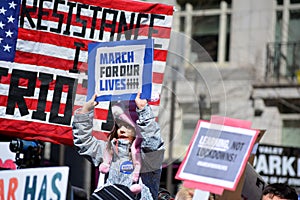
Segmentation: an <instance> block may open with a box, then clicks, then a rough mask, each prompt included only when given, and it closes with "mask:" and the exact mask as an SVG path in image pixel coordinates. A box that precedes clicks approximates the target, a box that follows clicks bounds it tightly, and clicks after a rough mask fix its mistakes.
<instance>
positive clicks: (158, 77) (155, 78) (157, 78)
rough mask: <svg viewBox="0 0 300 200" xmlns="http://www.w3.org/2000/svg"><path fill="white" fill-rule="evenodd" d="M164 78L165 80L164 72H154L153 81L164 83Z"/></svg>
mask: <svg viewBox="0 0 300 200" xmlns="http://www.w3.org/2000/svg"><path fill="white" fill-rule="evenodd" d="M163 80H164V74H163V73H157V72H153V77H152V81H153V83H157V84H162V83H163Z"/></svg>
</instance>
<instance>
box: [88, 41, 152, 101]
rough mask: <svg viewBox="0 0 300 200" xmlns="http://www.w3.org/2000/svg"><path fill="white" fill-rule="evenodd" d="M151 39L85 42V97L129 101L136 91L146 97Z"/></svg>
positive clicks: (148, 90) (149, 70)
mask: <svg viewBox="0 0 300 200" xmlns="http://www.w3.org/2000/svg"><path fill="white" fill-rule="evenodd" d="M152 63H153V40H152V39H144V40H127V41H117V42H101V43H92V44H90V45H89V62H88V66H89V67H88V76H89V78H88V99H90V98H91V97H92V95H93V94H97V98H96V101H117V100H123V101H124V100H133V99H135V97H136V93H137V92H138V90H141V98H143V99H150V98H151V90H152Z"/></svg>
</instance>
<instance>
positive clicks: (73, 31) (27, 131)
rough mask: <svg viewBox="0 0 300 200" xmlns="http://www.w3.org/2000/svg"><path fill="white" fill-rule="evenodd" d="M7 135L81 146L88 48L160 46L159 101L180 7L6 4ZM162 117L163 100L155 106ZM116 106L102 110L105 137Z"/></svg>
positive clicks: (3, 124)
mask: <svg viewBox="0 0 300 200" xmlns="http://www.w3.org/2000/svg"><path fill="white" fill-rule="evenodd" d="M0 8H1V9H0V22H1V23H0V41H1V44H3V45H2V46H1V48H0V88H1V89H0V118H1V120H0V134H6V135H9V136H13V137H18V138H21V139H25V140H42V141H47V142H52V143H60V144H67V145H73V138H72V121H73V114H74V111H75V110H76V109H77V108H79V107H81V106H82V104H83V103H84V102H85V101H86V95H87V79H88V75H87V70H88V69H87V68H88V67H87V59H88V44H90V43H92V42H110V41H125V40H140V39H153V40H154V52H153V68H152V69H153V70H152V74H151V75H152V83H153V85H152V86H153V87H152V94H151V95H156V96H158V97H159V96H160V92H161V88H162V83H163V76H164V70H165V64H166V58H167V52H168V46H169V40H170V33H171V25H172V17H173V16H172V15H173V9H174V8H173V6H169V5H164V4H159V3H149V2H142V1H135V0H109V1H107V0H103V1H102V0H101V1H98V0H72V1H70V0H65V1H57V0H50V1H42V0H34V1H33V0H23V1H21V0H14V1H13V0H1V1H0ZM151 106H152V108H153V111H154V114H155V116H157V115H158V109H159V99H158V101H156V102H153V103H152V104H151ZM109 107H110V104H109V102H105V103H102V104H99V106H97V108H96V109H95V123H96V124H98V126H95V127H97V129H94V132H96V133H99V134H101V133H105V132H108V131H110V130H108V129H107V128H106V126H105V124H106V123H107V116H108V114H109Z"/></svg>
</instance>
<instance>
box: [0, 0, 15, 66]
mask: <svg viewBox="0 0 300 200" xmlns="http://www.w3.org/2000/svg"><path fill="white" fill-rule="evenodd" d="M19 11H20V2H19V0H1V1H0V60H5V61H11V62H13V60H14V54H15V51H16V42H17V37H18V16H19Z"/></svg>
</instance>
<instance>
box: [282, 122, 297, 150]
mask: <svg viewBox="0 0 300 200" xmlns="http://www.w3.org/2000/svg"><path fill="white" fill-rule="evenodd" d="M299 128H300V120H283V130H282V144H283V145H284V146H290V147H299V141H300V134H299Z"/></svg>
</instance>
